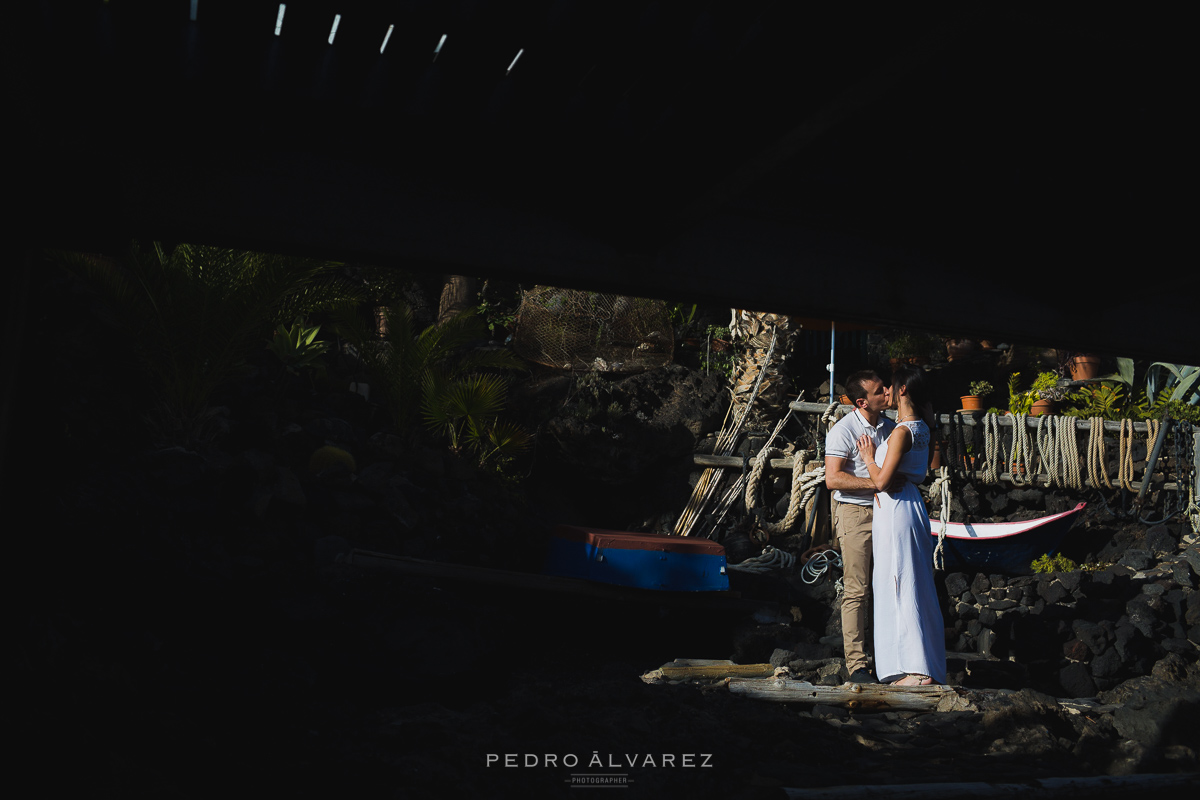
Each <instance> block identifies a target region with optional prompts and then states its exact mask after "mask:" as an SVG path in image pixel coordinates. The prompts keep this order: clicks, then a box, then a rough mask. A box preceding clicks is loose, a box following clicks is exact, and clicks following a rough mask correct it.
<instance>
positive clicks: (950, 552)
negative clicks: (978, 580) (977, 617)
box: [930, 503, 1087, 575]
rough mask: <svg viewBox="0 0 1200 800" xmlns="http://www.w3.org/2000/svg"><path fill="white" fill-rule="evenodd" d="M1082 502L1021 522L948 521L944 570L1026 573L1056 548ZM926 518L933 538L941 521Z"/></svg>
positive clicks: (1080, 510) (1081, 506)
mask: <svg viewBox="0 0 1200 800" xmlns="http://www.w3.org/2000/svg"><path fill="white" fill-rule="evenodd" d="M1086 506H1087V503H1080V504H1079V505H1077V506H1075V508H1073V509H1071V510H1070V511H1064V512H1062V513H1061V514H1053V515H1051V516H1049V517H1039V518H1038V519H1030V520H1025V521H1024V522H982V523H976V522H969V523H958V522H951V523H949V524H948V525H947V530H946V541H945V544H944V545H943V549H942V555H943V558H944V563H945V568H946V571H948V572H963V571H968V570H970V571H975V572H986V573H997V574H1006V575H1026V574H1028V573H1029V571H1030V566H1029V565H1030V564H1031V563H1032V562H1033V561H1034V560H1035V559H1037V558H1039V557H1040V556H1042V555H1045V554H1049V555H1055V554H1056V553H1057V552H1058V546H1059V544H1061V543H1062V540H1063V537H1064V536H1066V534H1067V531H1069V530H1070V529H1071V526H1072V525H1074V524H1075V520H1077V519H1078V518H1079V515H1080V513H1081V512H1082V511H1083V509H1084V508H1085V507H1086ZM930 521H931V522H932V526H931V527H932V529H933V536H934V539H937V537H938V531H939V530H940V529H941V527H942V524H941V522H939V521H938V520H930Z"/></svg>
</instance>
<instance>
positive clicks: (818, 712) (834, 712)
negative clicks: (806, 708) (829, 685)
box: [811, 703, 850, 719]
mask: <svg viewBox="0 0 1200 800" xmlns="http://www.w3.org/2000/svg"><path fill="white" fill-rule="evenodd" d="M811 713H812V715H813V716H814V717H816V718H817V719H849V717H850V712H849V711H848V710H847V709H844V708H842V707H841V706H826V705H822V704H820V703H817V704H816V705H814V706H813V707H812V712H811Z"/></svg>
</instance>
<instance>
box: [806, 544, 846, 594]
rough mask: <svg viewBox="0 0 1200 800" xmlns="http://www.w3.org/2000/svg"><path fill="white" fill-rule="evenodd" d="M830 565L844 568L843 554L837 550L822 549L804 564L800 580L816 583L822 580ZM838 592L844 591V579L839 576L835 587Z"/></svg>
mask: <svg viewBox="0 0 1200 800" xmlns="http://www.w3.org/2000/svg"><path fill="white" fill-rule="evenodd" d="M830 566H835V567H837V568H838V569H841V568H842V555H841V553H839V552H838V551H837V550H822V551H821V552H819V553H817V554H816V555H814V556H813V557H812V558H810V559H809V560H808V563H806V564H805V565H804V569H802V570H800V580H802V581H804V582H805V583H816V582H817V581H819V580H821V576H822V575H824V574H825V573H826V572H827V571H828V570H829V567H830ZM834 588H836V589H837V593H838V594H841V593H842V579H841V578H838V580H837V584H835V587H834Z"/></svg>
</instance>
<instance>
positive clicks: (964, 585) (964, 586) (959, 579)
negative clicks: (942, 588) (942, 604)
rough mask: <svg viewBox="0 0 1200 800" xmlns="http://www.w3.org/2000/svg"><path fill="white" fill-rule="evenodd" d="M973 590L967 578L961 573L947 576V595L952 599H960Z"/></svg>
mask: <svg viewBox="0 0 1200 800" xmlns="http://www.w3.org/2000/svg"><path fill="white" fill-rule="evenodd" d="M970 588H971V585H970V584H969V583H968V582H967V576H966V575H964V574H963V573H961V572H951V573H950V574H949V575H947V576H946V593H947V594H948V595H950V596H951V597H958V596H959V595H961V594H963V593H965V592H966V591H968V590H969V589H970Z"/></svg>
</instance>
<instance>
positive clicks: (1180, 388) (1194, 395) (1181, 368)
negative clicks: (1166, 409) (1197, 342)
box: [1146, 361, 1200, 406]
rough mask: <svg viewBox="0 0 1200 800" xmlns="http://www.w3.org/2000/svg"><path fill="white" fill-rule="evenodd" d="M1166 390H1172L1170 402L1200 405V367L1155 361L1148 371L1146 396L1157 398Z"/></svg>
mask: <svg viewBox="0 0 1200 800" xmlns="http://www.w3.org/2000/svg"><path fill="white" fill-rule="evenodd" d="M1164 389H1170V390H1171V394H1170V396H1169V397H1168V398H1167V400H1168V401H1171V400H1174V401H1177V402H1181V403H1187V404H1189V405H1193V406H1194V405H1198V404H1200V367H1189V366H1187V365H1185V364H1167V363H1165V362H1162V361H1155V362H1154V363H1153V364H1151V365H1150V368H1149V369H1147V370H1146V395H1147V396H1149V397H1157V396H1158V395H1159V393H1160V392H1161V391H1162V390H1164Z"/></svg>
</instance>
